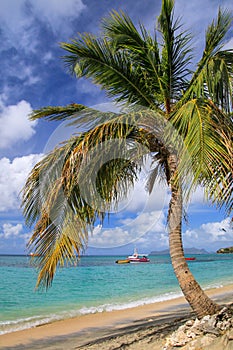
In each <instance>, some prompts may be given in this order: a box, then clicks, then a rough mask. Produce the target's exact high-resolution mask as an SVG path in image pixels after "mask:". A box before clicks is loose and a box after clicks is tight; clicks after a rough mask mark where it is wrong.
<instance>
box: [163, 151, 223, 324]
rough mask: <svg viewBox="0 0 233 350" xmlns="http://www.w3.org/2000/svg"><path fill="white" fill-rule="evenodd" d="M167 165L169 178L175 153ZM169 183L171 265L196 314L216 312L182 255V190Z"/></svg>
mask: <svg viewBox="0 0 233 350" xmlns="http://www.w3.org/2000/svg"><path fill="white" fill-rule="evenodd" d="M168 167H169V170H170V179H171V178H172V175H173V174H174V173H175V171H176V168H177V158H176V155H174V154H173V155H170V156H169V157H168ZM170 185H171V200H170V204H169V212H168V225H169V246H170V255H171V261H172V266H173V269H174V272H175V275H176V277H177V279H178V282H179V285H180V288H181V290H182V292H183V294H184V296H185V298H186V300H187V301H188V303H189V304H190V306H191V307H192V309H193V310H194V311H195V313H196V314H197V316H198V317H199V318H201V317H203V316H204V315H207V314H214V313H216V312H217V310H218V308H219V307H218V305H217V304H215V303H214V302H213V301H212V300H211V299H210V298H209V297H208V296H207V295H206V294H205V293H204V291H203V290H202V289H201V287H200V285H199V284H198V283H197V281H196V280H195V278H194V277H193V275H192V273H191V271H190V270H189V268H188V264H187V262H186V260H185V257H184V251H183V245H182V235H181V229H182V207H183V203H182V191H181V188H180V187H179V185H178V186H177V185H175V184H174V183H170Z"/></svg>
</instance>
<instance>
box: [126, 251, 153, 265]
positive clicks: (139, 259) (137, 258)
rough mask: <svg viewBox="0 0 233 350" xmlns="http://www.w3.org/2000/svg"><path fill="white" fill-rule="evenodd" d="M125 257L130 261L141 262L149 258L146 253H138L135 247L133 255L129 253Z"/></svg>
mask: <svg viewBox="0 0 233 350" xmlns="http://www.w3.org/2000/svg"><path fill="white" fill-rule="evenodd" d="M127 259H128V260H129V261H130V262H131V263H142V262H149V261H150V259H149V258H148V254H139V253H138V251H137V249H136V248H134V253H133V255H129V256H128V257H127Z"/></svg>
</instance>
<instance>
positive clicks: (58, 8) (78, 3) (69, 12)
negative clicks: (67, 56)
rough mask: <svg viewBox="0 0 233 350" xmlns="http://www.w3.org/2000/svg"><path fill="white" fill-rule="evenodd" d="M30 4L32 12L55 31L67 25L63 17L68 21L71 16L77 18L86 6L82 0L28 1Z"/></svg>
mask: <svg viewBox="0 0 233 350" xmlns="http://www.w3.org/2000/svg"><path fill="white" fill-rule="evenodd" d="M30 5H31V6H32V8H33V9H34V13H35V14H37V16H38V17H40V19H42V20H43V19H45V20H46V22H48V23H49V24H50V26H51V27H52V29H53V31H55V32H58V31H60V30H64V29H65V28H67V27H69V26H68V25H66V24H67V23H64V19H65V18H66V19H67V20H69V21H70V19H71V18H77V17H78V16H79V15H80V14H81V12H82V11H83V10H84V9H85V8H86V5H84V3H83V2H82V0H65V1H64V0H49V1H48V0H40V1H30ZM64 24H65V25H64Z"/></svg>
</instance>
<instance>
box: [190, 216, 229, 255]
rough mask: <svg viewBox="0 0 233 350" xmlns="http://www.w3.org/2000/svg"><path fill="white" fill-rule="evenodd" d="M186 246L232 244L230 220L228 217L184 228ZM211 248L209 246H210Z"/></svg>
mask: <svg viewBox="0 0 233 350" xmlns="http://www.w3.org/2000/svg"><path fill="white" fill-rule="evenodd" d="M183 238H184V242H185V245H186V246H187V247H193V246H194V247H198V248H203V247H206V249H207V250H208V247H211V246H213V247H217V246H218V247H219V246H220V245H221V244H223V245H226V246H227V245H232V244H233V227H232V221H231V219H230V218H229V217H228V218H226V219H224V220H222V221H220V222H209V223H206V224H202V225H201V226H200V227H198V228H196V229H192V230H186V232H184V235H183ZM210 250H211V248H210Z"/></svg>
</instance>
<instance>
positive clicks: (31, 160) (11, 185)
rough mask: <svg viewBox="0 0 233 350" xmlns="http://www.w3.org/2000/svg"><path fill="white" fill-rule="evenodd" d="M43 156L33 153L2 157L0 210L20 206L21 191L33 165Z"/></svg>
mask: <svg viewBox="0 0 233 350" xmlns="http://www.w3.org/2000/svg"><path fill="white" fill-rule="evenodd" d="M41 158H42V154H31V155H28V156H24V157H20V158H15V159H13V161H10V160H9V159H8V158H2V159H0V169H1V172H0V193H1V197H0V212H7V211H9V210H16V209H18V208H19V205H20V199H19V193H20V191H21V190H22V188H23V186H24V183H25V180H26V177H27V175H28V174H29V172H30V171H31V169H32V167H33V166H34V165H35V164H36V163H37V162H38V161H39V160H40V159H41Z"/></svg>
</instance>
